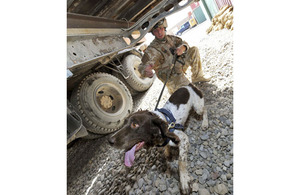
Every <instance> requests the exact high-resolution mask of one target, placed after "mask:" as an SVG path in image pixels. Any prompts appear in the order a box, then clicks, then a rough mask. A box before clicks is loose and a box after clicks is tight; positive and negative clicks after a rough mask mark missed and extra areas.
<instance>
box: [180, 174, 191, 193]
mask: <svg viewBox="0 0 300 195" xmlns="http://www.w3.org/2000/svg"><path fill="white" fill-rule="evenodd" d="M180 191H181V193H182V194H190V193H191V187H190V177H189V176H188V174H187V173H184V174H182V175H181V176H180Z"/></svg>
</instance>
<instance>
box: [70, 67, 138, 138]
mask: <svg viewBox="0 0 300 195" xmlns="http://www.w3.org/2000/svg"><path fill="white" fill-rule="evenodd" d="M103 86H109V87H112V88H113V89H115V90H117V91H118V93H119V95H121V97H122V102H123V103H122V106H121V108H120V109H118V111H117V112H116V113H108V112H105V111H104V110H103V109H101V108H100V106H99V105H98V104H97V102H96V100H95V99H96V91H97V89H99V88H100V87H103ZM71 102H72V103H73V105H74V106H75V107H76V108H77V110H79V115H80V116H81V118H82V121H83V125H84V126H85V127H86V129H87V130H88V131H90V132H92V133H96V134H109V133H112V132H114V131H116V130H118V129H119V128H121V126H122V125H123V122H124V119H125V118H126V117H127V116H128V115H129V114H130V113H131V111H132V107H133V102H132V97H131V94H130V92H129V90H128V89H127V87H126V86H125V84H123V83H122V82H121V81H120V80H119V79H118V78H116V77H114V76H113V75H110V74H107V73H93V74H91V75H89V76H87V77H85V78H84V79H83V80H82V82H81V83H80V85H79V86H78V88H77V89H75V90H74V91H73V94H72V98H71Z"/></svg>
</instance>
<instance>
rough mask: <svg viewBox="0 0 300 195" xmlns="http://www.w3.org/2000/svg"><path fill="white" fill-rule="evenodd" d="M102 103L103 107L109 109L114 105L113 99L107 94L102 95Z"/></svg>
mask: <svg viewBox="0 0 300 195" xmlns="http://www.w3.org/2000/svg"><path fill="white" fill-rule="evenodd" d="M100 104H101V106H103V108H105V109H108V108H110V107H111V106H112V104H113V101H112V99H111V98H110V97H109V96H107V95H105V96H102V97H101V99H100Z"/></svg>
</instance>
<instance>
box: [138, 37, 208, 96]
mask: <svg viewBox="0 0 300 195" xmlns="http://www.w3.org/2000/svg"><path fill="white" fill-rule="evenodd" d="M181 45H184V46H185V47H186V49H187V50H186V52H185V53H184V54H182V55H181V56H179V57H178V59H179V60H180V61H182V62H184V63H185V65H182V64H181V63H179V62H176V63H175V68H174V70H173V72H172V74H171V75H170V77H169V80H168V82H167V84H166V86H167V88H168V91H169V93H170V94H172V93H173V92H174V91H176V89H178V88H180V87H182V86H186V85H188V84H189V83H190V81H189V80H188V79H187V78H186V77H185V76H184V73H185V72H186V70H187V69H188V67H189V66H191V71H192V80H193V79H195V78H198V77H203V72H202V67H201V60H200V54H199V50H198V48H197V47H191V48H190V47H189V46H188V44H187V43H186V42H185V41H183V40H182V39H181V38H179V37H176V36H172V35H166V36H165V38H164V40H159V39H154V40H153V41H152V43H151V44H150V45H149V46H148V48H147V49H146V50H145V53H144V56H143V58H142V64H141V65H140V67H139V71H140V72H141V74H142V76H145V71H144V70H145V68H146V67H147V66H148V65H150V64H154V66H153V70H154V71H155V73H156V75H157V77H158V78H159V79H160V80H161V81H162V82H163V83H164V82H165V80H166V78H167V75H168V73H169V71H170V67H171V64H172V60H173V57H174V55H173V54H172V53H171V51H170V48H172V49H176V48H178V47H179V46H181Z"/></svg>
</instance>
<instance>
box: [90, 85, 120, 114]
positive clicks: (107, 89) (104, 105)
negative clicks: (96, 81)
mask: <svg viewBox="0 0 300 195" xmlns="http://www.w3.org/2000/svg"><path fill="white" fill-rule="evenodd" d="M94 98H95V101H96V103H97V104H96V105H97V106H98V107H99V109H100V110H101V111H103V112H106V113H107V114H111V115H116V114H118V113H119V112H122V109H123V107H124V104H123V95H122V93H120V92H119V91H118V88H117V87H115V86H114V85H111V84H108V83H105V84H101V85H100V86H99V87H98V88H97V89H96V91H95V97H94Z"/></svg>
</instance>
